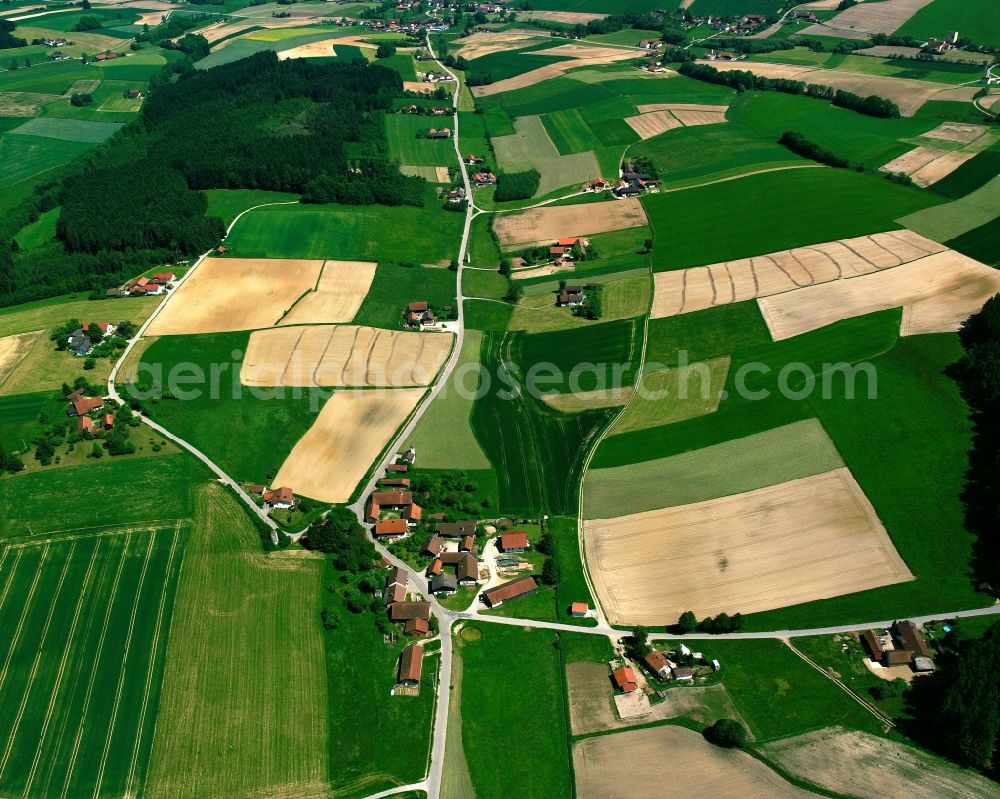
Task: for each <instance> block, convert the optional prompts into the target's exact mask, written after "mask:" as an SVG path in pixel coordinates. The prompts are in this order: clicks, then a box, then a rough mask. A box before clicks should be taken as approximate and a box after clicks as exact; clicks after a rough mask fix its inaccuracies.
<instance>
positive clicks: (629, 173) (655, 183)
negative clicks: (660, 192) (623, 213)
mask: <svg viewBox="0 0 1000 799" xmlns="http://www.w3.org/2000/svg"><path fill="white" fill-rule="evenodd" d="M659 185H660V179H659V178H657V177H654V176H653V175H650V174H647V173H645V172H639V171H637V169H636V167H635V165H634V164H631V163H625V164H623V165H622V176H621V179H620V180H619V181H618V183H617V184H615V187H614V189H612V191H613V192H614V195H615V196H616V197H635V196H636V195H639V194H642V193H643V192H644V191H646V190H647V189H649V190H654V191H655V190H657V189H658V188H659Z"/></svg>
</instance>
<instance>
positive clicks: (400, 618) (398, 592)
mask: <svg viewBox="0 0 1000 799" xmlns="http://www.w3.org/2000/svg"><path fill="white" fill-rule="evenodd" d="M408 579H409V578H408V577H407V574H406V569H403V568H401V567H399V566H392V565H391V564H390V568H389V573H388V574H387V575H386V578H385V589H384V591H383V595H382V596H383V601H384V602H385V606H386V613H387V614H388V616H389V620H390V621H392V622H395V623H397V624H402V625H403V634H404V635H410V636H424V635H427V634H428V633H429V632H430V629H431V603H430V602H413V601H409V600H407V598H406V597H407V586H408ZM423 662H424V648H423V647H422V646H420V645H419V644H412V643H411V644H407V645H406V646H405V647H404V648H403V651H402V652H401V653H400V656H399V672H398V680H397V681H398V684H399V685H401V686H403V687H409V688H413V687H416V686H419V685H420V678H421V676H422V674H423ZM394 693H395V691H394Z"/></svg>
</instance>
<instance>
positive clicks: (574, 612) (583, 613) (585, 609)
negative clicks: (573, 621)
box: [569, 602, 590, 619]
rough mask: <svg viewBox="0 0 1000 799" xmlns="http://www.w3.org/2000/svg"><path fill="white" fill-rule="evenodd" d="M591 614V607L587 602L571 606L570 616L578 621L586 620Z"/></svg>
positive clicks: (574, 603)
mask: <svg viewBox="0 0 1000 799" xmlns="http://www.w3.org/2000/svg"><path fill="white" fill-rule="evenodd" d="M589 613H590V605H588V604H587V603H586V602H573V603H571V604H570V606H569V615H570V616H573V617H574V618H577V619H583V618H586V617H587V615H588V614H589Z"/></svg>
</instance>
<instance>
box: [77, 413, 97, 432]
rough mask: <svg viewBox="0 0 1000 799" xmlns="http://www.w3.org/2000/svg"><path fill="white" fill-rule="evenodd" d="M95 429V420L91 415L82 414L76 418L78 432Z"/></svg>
mask: <svg viewBox="0 0 1000 799" xmlns="http://www.w3.org/2000/svg"><path fill="white" fill-rule="evenodd" d="M93 429H94V420H93V419H91V418H90V417H89V416H80V417H78V418H77V420H76V432H78V433H87V432H89V431H91V430H93Z"/></svg>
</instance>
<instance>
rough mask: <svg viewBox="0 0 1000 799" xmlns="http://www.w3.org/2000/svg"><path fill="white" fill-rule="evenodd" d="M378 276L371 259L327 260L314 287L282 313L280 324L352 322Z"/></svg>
mask: <svg viewBox="0 0 1000 799" xmlns="http://www.w3.org/2000/svg"><path fill="white" fill-rule="evenodd" d="M374 279H375V264H374V263H373V262H371V261H326V262H325V263H324V264H323V271H322V272H321V273H320V276H319V280H318V281H317V283H316V286H315V288H314V289H313V290H312V291H310V292H309V293H308V294H306V295H305V296H304V297H302V298H301V299H300V300H299V301H298V302H297V303H295V305H293V306H292V308H291V310H290V311H289V312H288V313H287V314H285V315H284V316H283V317H281V320H280V321H279V322H278V324H280V325H307V324H320V323H324V322H350V321H351V320H352V319H353V318H354V316H355V314H357V312H358V309H359V308H360V307H361V303H362V302H364V299H365V297H366V296H368V289H370V288H371V285H372V280H374Z"/></svg>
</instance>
